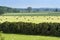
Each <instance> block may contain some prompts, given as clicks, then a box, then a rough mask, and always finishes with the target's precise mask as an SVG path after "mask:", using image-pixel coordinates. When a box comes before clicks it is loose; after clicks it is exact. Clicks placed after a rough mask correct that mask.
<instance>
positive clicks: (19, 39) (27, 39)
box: [2, 34, 60, 40]
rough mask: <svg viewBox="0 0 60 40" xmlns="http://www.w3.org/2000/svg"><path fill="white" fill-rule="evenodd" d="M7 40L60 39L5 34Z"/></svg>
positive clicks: (57, 38)
mask: <svg viewBox="0 0 60 40" xmlns="http://www.w3.org/2000/svg"><path fill="white" fill-rule="evenodd" d="M2 36H3V38H4V39H5V40H60V37H51V36H36V35H34V36H33V35H21V34H3V35H2Z"/></svg>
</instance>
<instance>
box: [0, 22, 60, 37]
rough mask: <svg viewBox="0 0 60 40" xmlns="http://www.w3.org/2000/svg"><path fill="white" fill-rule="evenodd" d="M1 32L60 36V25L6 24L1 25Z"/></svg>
mask: <svg viewBox="0 0 60 40" xmlns="http://www.w3.org/2000/svg"><path fill="white" fill-rule="evenodd" d="M0 31H3V32H4V33H18V34H29V35H52V36H60V23H39V24H35V23H26V22H4V23H0Z"/></svg>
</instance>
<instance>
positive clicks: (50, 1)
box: [0, 0, 60, 8]
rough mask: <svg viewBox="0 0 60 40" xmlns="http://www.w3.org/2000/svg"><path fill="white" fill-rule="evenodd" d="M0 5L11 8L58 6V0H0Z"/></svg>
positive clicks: (59, 4) (59, 5) (59, 3)
mask: <svg viewBox="0 0 60 40" xmlns="http://www.w3.org/2000/svg"><path fill="white" fill-rule="evenodd" d="M0 6H8V7H13V8H26V7H29V6H30V7H33V8H60V0H0Z"/></svg>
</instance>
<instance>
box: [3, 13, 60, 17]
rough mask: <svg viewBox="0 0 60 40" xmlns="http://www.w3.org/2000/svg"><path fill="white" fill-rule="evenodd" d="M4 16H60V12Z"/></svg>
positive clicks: (5, 14) (7, 14)
mask: <svg viewBox="0 0 60 40" xmlns="http://www.w3.org/2000/svg"><path fill="white" fill-rule="evenodd" d="M2 15H3V16H60V12H39V13H4V14H2Z"/></svg>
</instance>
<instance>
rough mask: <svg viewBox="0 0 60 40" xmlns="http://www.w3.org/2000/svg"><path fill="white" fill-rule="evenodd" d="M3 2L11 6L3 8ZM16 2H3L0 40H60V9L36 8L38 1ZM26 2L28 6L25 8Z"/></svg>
mask: <svg viewBox="0 0 60 40" xmlns="http://www.w3.org/2000/svg"><path fill="white" fill-rule="evenodd" d="M3 2H6V4H9V3H10V4H9V5H10V6H9V5H8V6H7V5H3V6H2V5H1V4H2V3H3ZM14 2H15V3H16V4H15V3H14ZM14 2H13V1H11V2H10V1H2V2H1V4H0V40H60V8H59V7H56V6H55V7H53V8H51V7H46V8H45V7H43V6H42V5H40V6H42V7H40V6H39V5H38V6H37V5H36V6H35V3H34V2H37V3H38V0H37V1H28V2H27V0H26V2H25V1H21V2H20V1H14ZM24 2H25V3H26V6H23V4H24ZM30 2H31V3H32V2H33V3H32V4H34V5H33V6H32V5H31V3H30ZM44 2H45V1H44ZM29 3H30V6H27V5H29ZM37 3H36V4H37ZM50 3H51V2H50ZM3 4H5V3H3ZM12 4H13V5H12ZM39 4H40V2H39ZM42 4H43V3H42ZM47 4H49V3H48V1H47ZM52 4H53V3H52ZM52 4H51V5H52ZM17 5H18V6H17ZM19 5H20V6H19ZM12 6H14V7H12ZM44 6H45V5H44ZM47 6H48V5H47ZM20 7H22V8H20Z"/></svg>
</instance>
